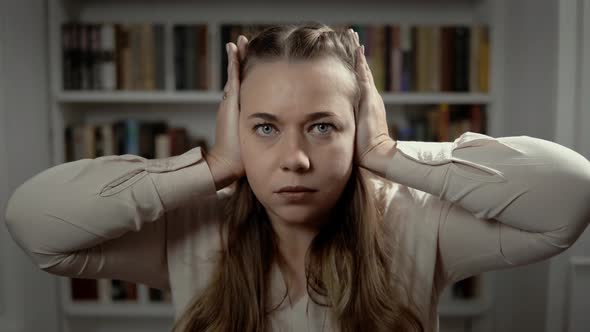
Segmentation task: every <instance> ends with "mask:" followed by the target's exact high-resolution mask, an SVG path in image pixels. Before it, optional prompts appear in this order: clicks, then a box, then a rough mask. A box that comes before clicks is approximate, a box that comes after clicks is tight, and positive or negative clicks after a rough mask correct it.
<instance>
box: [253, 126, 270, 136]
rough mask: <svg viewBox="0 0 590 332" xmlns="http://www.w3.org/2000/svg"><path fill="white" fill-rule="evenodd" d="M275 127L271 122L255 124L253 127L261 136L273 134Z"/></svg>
mask: <svg viewBox="0 0 590 332" xmlns="http://www.w3.org/2000/svg"><path fill="white" fill-rule="evenodd" d="M273 129H274V126H273V125H271V124H270V123H262V124H259V125H256V126H254V128H253V130H254V131H255V132H256V134H258V135H260V136H270V135H272V130H273Z"/></svg>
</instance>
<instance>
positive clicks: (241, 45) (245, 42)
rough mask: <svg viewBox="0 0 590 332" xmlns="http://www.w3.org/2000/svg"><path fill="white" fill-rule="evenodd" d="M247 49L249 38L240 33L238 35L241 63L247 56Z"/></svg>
mask: <svg viewBox="0 0 590 332" xmlns="http://www.w3.org/2000/svg"><path fill="white" fill-rule="evenodd" d="M247 49H248V38H246V37H245V36H244V35H240V36H239V37H238V54H239V58H240V63H241V62H242V60H244V58H245V57H246V51H247Z"/></svg>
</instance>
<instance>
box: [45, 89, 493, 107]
mask: <svg viewBox="0 0 590 332" xmlns="http://www.w3.org/2000/svg"><path fill="white" fill-rule="evenodd" d="M221 96H222V93H221V92H217V91H186V92H185V91H113V92H104V91H63V92H59V93H57V94H56V96H55V99H56V101H57V102H59V103H62V104H76V103H137V104H145V103H162V104H183V103H188V104H195V103H200V104H217V103H219V102H220V101H221ZM382 97H383V102H384V103H385V104H441V103H445V104H486V103H489V102H490V100H491V98H490V95H489V94H486V93H463V92H441V93H418V92H406V93H391V92H388V93H383V94H382Z"/></svg>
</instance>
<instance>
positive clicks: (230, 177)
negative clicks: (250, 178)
mask: <svg viewBox="0 0 590 332" xmlns="http://www.w3.org/2000/svg"><path fill="white" fill-rule="evenodd" d="M204 157H205V161H206V162H207V165H209V171H210V172H211V176H212V177H213V181H214V182H215V189H216V190H220V189H223V188H225V187H227V186H228V185H230V184H232V183H233V182H234V181H236V180H237V179H238V178H239V177H238V176H237V175H236V174H235V173H234V172H233V170H232V168H231V166H230V165H229V163H228V162H226V161H225V159H224V158H223V157H220V156H218V155H217V154H216V153H215V152H214V151H213V150H211V152H206V153H205V154H204Z"/></svg>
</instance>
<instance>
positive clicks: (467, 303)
mask: <svg viewBox="0 0 590 332" xmlns="http://www.w3.org/2000/svg"><path fill="white" fill-rule="evenodd" d="M489 309H490V304H489V303H487V302H486V301H484V300H483V299H474V300H451V301H447V302H444V303H439V305H438V314H439V315H440V316H441V317H462V318H466V317H474V316H479V315H483V314H485V313H486V312H487V311H488V310H489Z"/></svg>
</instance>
